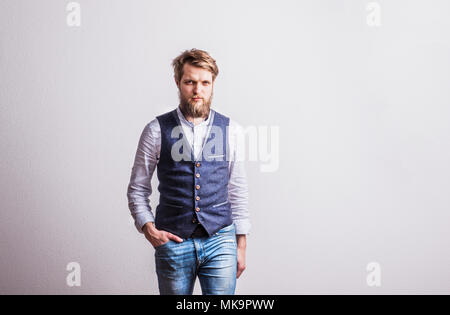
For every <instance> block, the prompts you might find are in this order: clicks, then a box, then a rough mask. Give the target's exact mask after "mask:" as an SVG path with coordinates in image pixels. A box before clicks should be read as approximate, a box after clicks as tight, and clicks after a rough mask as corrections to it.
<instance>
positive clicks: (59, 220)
mask: <svg viewBox="0 0 450 315" xmlns="http://www.w3.org/2000/svg"><path fill="white" fill-rule="evenodd" d="M371 2H375V3H376V4H379V6H380V9H381V11H380V21H381V25H380V26H370V25H373V24H371V22H370V21H375V22H376V20H374V19H372V18H373V17H374V14H375V13H374V12H375V11H374V10H376V9H373V8H374V7H369V10H367V8H366V5H367V4H369V3H371ZM67 3H69V1H57V0H54V1H49V0H45V1H44V0H41V1H25V0H21V1H18V0H1V1H0V40H1V42H0V104H1V124H0V130H1V138H0V139H1V140H0V141H1V142H0V146H1V151H0V159H1V163H0V172H1V173H0V174H1V176H0V200H1V213H0V226H1V230H0V233H1V234H0V250H1V254H0V293H2V294H9V293H37V294H47V293H60V294H78V293H82V294H90V293H106V294H111V293H114V294H115V293H126V294H135V293H140V294H141V293H143V294H158V289H157V281H156V274H155V268H154V257H153V253H154V250H153V248H152V247H151V245H150V244H149V243H148V242H147V241H146V240H145V238H144V237H143V236H142V234H139V233H138V232H137V231H136V230H135V227H134V225H133V223H132V222H131V221H130V218H131V216H130V215H129V210H128V206H127V199H126V188H127V185H128V181H129V176H130V173H131V167H132V163H133V159H134V154H135V150H136V146H137V143H138V140H139V136H140V133H141V131H142V129H143V128H144V126H145V124H147V123H148V122H149V121H151V120H152V119H153V118H154V117H155V116H156V115H159V114H161V113H164V112H166V111H168V110H170V109H173V108H175V107H176V106H177V91H176V86H175V84H174V82H173V78H172V76H173V73H172V69H171V66H170V62H171V60H172V59H173V58H174V57H175V56H176V55H178V54H179V53H180V52H181V51H183V50H185V49H189V48H194V47H195V48H200V49H204V50H206V51H208V52H209V53H211V55H212V56H213V57H214V58H215V59H216V60H217V62H218V65H219V68H220V74H219V77H218V79H217V81H216V89H215V96H214V101H213V108H215V109H216V110H218V111H219V112H221V113H224V114H226V115H228V116H230V117H231V118H232V119H234V120H236V121H238V122H239V123H240V124H242V125H243V126H244V127H249V126H256V127H258V126H272V127H278V128H279V130H280V139H279V142H278V146H279V168H278V169H277V170H276V171H275V172H270V173H265V172H261V170H260V167H261V165H262V164H264V162H262V161H256V162H254V161H248V163H247V174H248V180H249V188H250V211H251V215H252V225H253V228H252V232H251V235H250V236H249V237H248V253H247V256H248V257H247V270H246V271H245V272H244V274H243V276H242V277H241V278H240V279H239V280H238V285H237V291H236V293H237V294H301V293H361V294H371V293H373V294H378V293H384V294H386V293H447V294H448V293H450V270H449V268H448V266H449V265H450V253H449V251H448V248H450V232H449V231H450V230H449V222H450V220H449V219H450V214H449V211H448V210H449V206H450V197H449V194H448V187H449V184H450V167H449V163H448V162H449V158H450V149H449V145H448V144H449V140H450V139H449V138H450V137H449V136H450V130H449V129H450V127H449V122H450V109H449V105H450V93H449V89H448V86H449V83H450V60H449V56H450V46H449V45H450V20H449V19H448V12H450V11H449V10H450V4H449V2H448V1H445V0H441V1H439V0H433V1H427V2H425V1H413V0H408V1H406V0H402V1H400V0H392V1H385V0H379V1H357V0H345V1H334V0H322V1H313V0H309V1H286V0H285V1H261V0H258V1H253V0H252V1H236V0H233V1H230V0H227V1H199V0H195V1H174V0H171V1H168V0H164V1H162V0H161V1H144V0H134V1H124V0H122V1H118V0H116V1H112V0H102V1H100V0H95V1H93V0H90V1H88V0H80V1H78V3H79V4H80V6H81V25H80V26H79V27H70V26H68V25H67V23H66V19H67V15H68V14H69V12H68V11H66V4H67ZM368 18H369V23H368V22H367V19H368ZM153 183H154V187H155V190H156V184H157V181H156V178H155V179H154V181H153ZM157 197H158V196H157V194H155V195H153V196H152V206H153V207H154V206H156V201H157ZM69 262H78V263H79V264H80V266H81V279H82V280H81V286H79V287H77V286H75V287H69V286H68V285H67V284H66V276H67V275H68V274H69V271H67V270H66V266H67V264H68V263H69ZM370 262H377V263H379V266H380V267H381V286H379V287H370V286H368V284H367V282H366V277H367V275H368V274H369V272H368V271H367V270H366V266H367V265H368V264H369V263H370ZM195 293H197V294H199V293H200V289H199V286H198V284H197V286H196V289H195Z"/></svg>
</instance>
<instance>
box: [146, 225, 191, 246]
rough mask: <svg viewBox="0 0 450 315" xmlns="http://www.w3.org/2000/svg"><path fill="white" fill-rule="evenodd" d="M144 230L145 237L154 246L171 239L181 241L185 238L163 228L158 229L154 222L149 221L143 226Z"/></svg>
mask: <svg viewBox="0 0 450 315" xmlns="http://www.w3.org/2000/svg"><path fill="white" fill-rule="evenodd" d="M142 232H144V235H145V238H146V239H147V240H148V241H149V242H150V243H151V244H152V246H153V247H154V248H156V247H158V246H161V245H164V244H165V243H167V242H168V241H169V240H173V241H175V242H178V243H181V242H183V239H182V238H180V237H178V236H176V235H174V234H172V233H170V232H167V231H163V230H158V229H157V228H156V227H155V225H154V224H153V222H147V223H145V224H144V226H143V227H142Z"/></svg>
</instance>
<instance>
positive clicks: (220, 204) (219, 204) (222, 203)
mask: <svg viewBox="0 0 450 315" xmlns="http://www.w3.org/2000/svg"><path fill="white" fill-rule="evenodd" d="M226 203H228V199H227V201H225V202H221V203H218V204H216V205H213V206H212V207H211V208H215V207H218V206H222V205H224V204H226Z"/></svg>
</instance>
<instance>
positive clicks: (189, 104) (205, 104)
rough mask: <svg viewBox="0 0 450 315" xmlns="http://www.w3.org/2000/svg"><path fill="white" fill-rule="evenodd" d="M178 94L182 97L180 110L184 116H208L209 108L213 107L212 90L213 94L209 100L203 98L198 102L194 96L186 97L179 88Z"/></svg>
mask: <svg viewBox="0 0 450 315" xmlns="http://www.w3.org/2000/svg"><path fill="white" fill-rule="evenodd" d="M178 96H179V98H180V110H181V112H182V113H183V115H184V116H186V117H192V118H200V117H202V118H206V117H208V115H209V110H210V108H211V102H212V98H213V92H211V96H210V97H209V98H208V99H207V100H205V99H204V98H202V99H201V100H200V101H198V102H196V101H194V100H193V98H194V96H193V97H192V98H186V97H184V96H183V95H182V94H181V92H180V91H179V90H178Z"/></svg>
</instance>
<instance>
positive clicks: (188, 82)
mask: <svg viewBox="0 0 450 315" xmlns="http://www.w3.org/2000/svg"><path fill="white" fill-rule="evenodd" d="M184 83H186V84H191V83H192V81H191V80H188V81H185V82H184Z"/></svg>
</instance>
